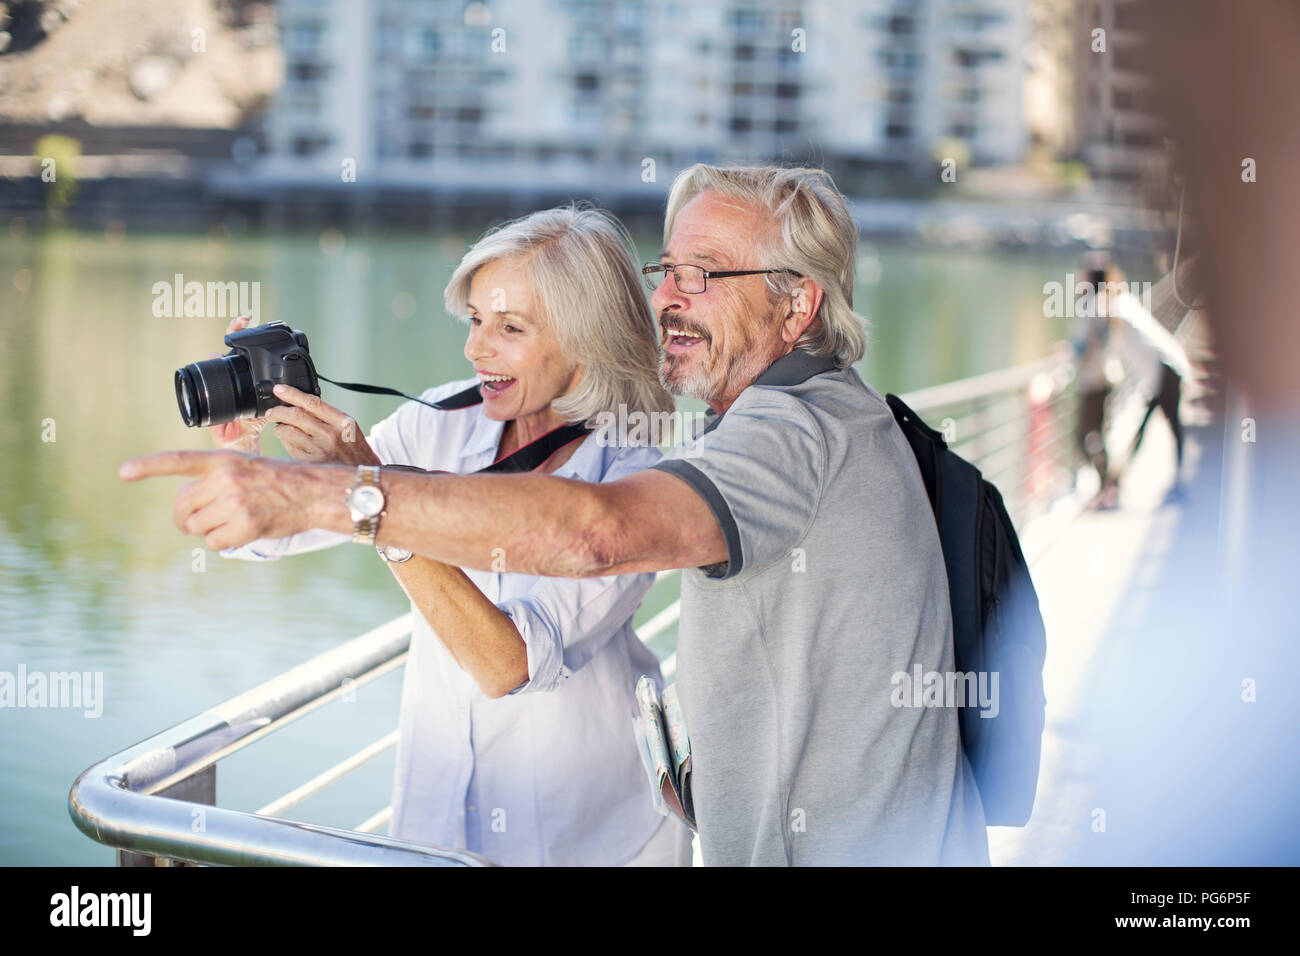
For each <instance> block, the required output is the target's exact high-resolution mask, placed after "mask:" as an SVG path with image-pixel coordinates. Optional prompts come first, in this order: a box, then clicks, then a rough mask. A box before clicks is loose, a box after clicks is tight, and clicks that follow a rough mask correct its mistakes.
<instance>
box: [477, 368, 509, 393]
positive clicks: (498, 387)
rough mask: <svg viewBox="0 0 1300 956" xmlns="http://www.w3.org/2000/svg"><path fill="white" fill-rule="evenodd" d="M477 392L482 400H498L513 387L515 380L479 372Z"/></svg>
mask: <svg viewBox="0 0 1300 956" xmlns="http://www.w3.org/2000/svg"><path fill="white" fill-rule="evenodd" d="M478 380H479V390H480V391H481V392H482V393H483V397H484V398H498V397H500V396H501V395H503V394H505V393H506V392H507V391H509V390H510V389H511V388H513V387H514V384H515V382H517V381H518V379H516V378H512V377H511V376H509V375H497V374H495V373H491V372H479V373H478Z"/></svg>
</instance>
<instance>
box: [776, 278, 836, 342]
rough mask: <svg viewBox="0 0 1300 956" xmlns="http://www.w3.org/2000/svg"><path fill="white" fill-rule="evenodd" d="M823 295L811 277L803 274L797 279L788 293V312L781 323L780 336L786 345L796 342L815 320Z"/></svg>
mask: <svg viewBox="0 0 1300 956" xmlns="http://www.w3.org/2000/svg"><path fill="white" fill-rule="evenodd" d="M824 297H825V293H824V292H823V291H822V287H821V286H819V285H818V284H817V283H816V282H814V281H813V280H812V279H809V278H807V277H806V276H805V277H804V278H802V279H800V280H799V284H798V285H797V286H795V288H794V291H793V292H792V293H791V294H790V314H789V315H787V316H786V317H785V320H784V321H783V322H782V323H781V338H782V340H784V342H785V343H786V344H787V345H793V344H794V343H795V342H797V341H798V340H799V336H801V335H803V334H804V332H806V331H808V327H809V326H810V325H812V324H813V322H814V321H816V319H817V314H818V312H819V311H820V310H821V306H822V299H823V298H824Z"/></svg>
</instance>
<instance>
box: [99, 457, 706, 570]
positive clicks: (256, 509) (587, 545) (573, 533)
mask: <svg viewBox="0 0 1300 956" xmlns="http://www.w3.org/2000/svg"><path fill="white" fill-rule="evenodd" d="M118 474H119V475H120V476H121V477H122V478H124V479H127V480H132V481H133V480H137V479H139V478H147V477H153V476H156V475H169V474H175V475H190V476H193V477H195V478H197V480H196V481H191V482H189V483H187V484H185V485H183V486H182V487H181V489H180V490H179V491H178V492H177V495H176V501H175V505H174V509H173V519H174V520H175V522H176V526H177V527H178V528H180V529H181V530H182V531H184V532H186V533H187V534H195V535H199V536H201V537H203V538H204V541H205V543H206V544H207V546H208V547H209V548H212V549H213V550H220V549H223V548H227V547H237V546H239V545H243V544H247V543H248V542H250V541H255V540H257V539H258V538H278V537H285V536H287V535H290V534H295V533H297V532H299V531H305V530H308V529H310V528H325V529H328V530H331V531H339V532H343V533H347V534H350V533H351V532H352V519H351V517H350V516H349V514H348V509H347V507H346V506H345V505H344V496H345V494H346V492H347V490H348V489H349V488H350V487H351V486H352V483H353V481H354V480H355V477H356V469H355V468H352V467H350V466H341V465H308V464H302V463H298V462H287V461H283V460H281V459H271V458H257V457H252V456H248V455H242V454H238V453H235V452H224V451H216V452H203V451H176V452H162V453H160V454H157V455H147V456H144V457H142V458H136V459H132V460H131V461H129V462H126V463H124V464H123V466H122V467H121V469H119V472H118ZM382 480H383V488H384V493H385V495H386V497H387V502H388V503H387V508H386V513H385V515H384V517H383V519H382V520H381V522H380V526H379V535H378V542H379V543H380V544H384V545H392V546H396V547H400V548H406V549H408V550H411V551H415V552H416V553H417V554H422V555H425V556H426V557H430V558H435V559H437V560H439V561H445V562H447V563H449V564H454V565H457V566H459V567H465V568H479V569H483V570H492V569H495V570H501V569H502V568H503V565H504V569H506V570H509V571H512V572H519V573H524V574H544V575H552V576H562V577H596V576H600V575H605V574H623V573H628V572H636V571H659V570H664V569H667V568H680V567H696V566H699V565H705V564H713V563H716V562H719V561H725V560H727V545H726V542H725V540H724V538H723V534H722V530H721V528H720V527H719V526H718V522H717V519H716V518H714V516H713V512H712V511H711V510H710V509H709V507H708V505H707V504H705V502H704V500H703V498H701V497H700V496H699V494H697V493H696V492H695V491H694V490H693V489H692V488H691V487H690V485H688V484H687V483H686V482H685V481H682V480H681V479H679V478H677V477H675V476H673V475H671V474H668V473H666V472H662V471H657V470H649V471H641V472H637V473H636V474H634V475H629V476H627V477H626V478H621V479H619V480H618V481H613V482H606V483H601V484H593V483H589V482H583V481H577V480H574V479H569V478H555V477H552V476H549V475H416V474H410V473H403V472H385V473H384V474H383V479H382Z"/></svg>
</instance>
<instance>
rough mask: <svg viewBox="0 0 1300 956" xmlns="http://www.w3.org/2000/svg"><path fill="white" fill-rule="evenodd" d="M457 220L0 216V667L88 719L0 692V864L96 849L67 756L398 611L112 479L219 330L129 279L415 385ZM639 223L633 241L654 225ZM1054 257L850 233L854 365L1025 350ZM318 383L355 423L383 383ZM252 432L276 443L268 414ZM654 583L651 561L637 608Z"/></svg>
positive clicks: (423, 373)
mask: <svg viewBox="0 0 1300 956" xmlns="http://www.w3.org/2000/svg"><path fill="white" fill-rule="evenodd" d="M470 238H472V237H470V236H455V235H444V236H438V237H434V238H429V237H418V236H408V237H386V238H354V237H347V238H343V237H341V236H337V235H331V236H327V237H326V238H325V241H322V239H321V236H320V235H318V234H316V233H312V234H296V235H282V236H273V237H272V236H245V237H240V238H238V239H229V238H227V237H225V236H222V235H217V236H207V235H199V236H191V235H183V236H173V235H165V236H164V235H130V234H128V235H125V236H117V237H115V238H114V237H106V236H105V235H103V234H85V233H43V234H38V233H34V232H30V231H23V230H21V229H19V228H16V227H11V228H10V230H9V232H8V233H4V232H0V322H2V323H3V334H2V335H0V394H2V395H3V414H0V671H7V672H10V673H17V672H18V669H19V667H20V665H21V666H25V668H26V670H27V672H28V673H31V672H36V671H41V672H47V673H48V672H55V671H74V670H75V671H80V672H92V673H95V672H97V673H101V674H102V675H103V702H102V714H101V715H100V716H99V717H97V718H95V717H86V716H84V715H83V712H82V711H80V710H70V709H50V708H12V707H10V708H0V806H3V808H4V811H3V817H2V818H0V864H46V863H64V864H96V863H99V864H109V863H111V862H112V853H111V851H109V850H107V849H106V848H104V847H102V846H100V845H99V844H96V843H94V842H92V841H90V840H89V839H87V838H86V837H84V836H82V835H81V833H80V832H79V831H77V830H76V829H75V827H74V826H73V825H72V823H71V820H70V818H69V817H68V813H67V808H66V802H67V794H68V789H69V787H70V786H71V784H72V782H73V780H74V779H75V778H76V776H77V775H78V774H79V773H80V772H81V771H82V770H83V769H85V768H86V767H88V766H89V765H91V764H92V763H94V762H95V761H97V760H99V759H101V758H102V757H104V756H106V755H108V754H110V753H113V752H115V751H117V750H120V749H122V748H124V747H125V746H127V745H129V744H132V743H135V742H136V741H138V740H141V739H143V738H145V737H148V736H150V735H152V734H153V733H155V732H157V731H159V730H161V729H164V728H166V727H168V726H170V725H172V724H173V723H176V722H177V721H179V720H181V719H183V718H185V717H187V716H190V715H192V714H194V713H197V712H198V711H200V710H202V709H204V708H206V707H208V706H210V705H212V704H214V703H216V702H218V701H221V700H224V699H225V698H227V697H230V696H232V695H234V694H235V693H237V692H239V691H241V690H244V689H246V688H248V687H250V686H252V685H253V684H255V683H258V682H261V681H263V680H266V679H268V678H270V677H272V676H274V675H276V674H278V673H280V672H282V671H284V670H286V669H288V668H289V667H292V666H293V665H295V664H298V663H300V662H302V661H304V660H306V659H308V658H310V657H312V656H314V655H316V654H318V653H320V652H322V651H324V650H326V649H328V648H329V647H331V646H333V645H336V644H338V643H339V642H341V641H344V640H346V639H349V638H351V637H355V636H356V635H358V634H360V633H363V632H364V631H366V630H368V629H369V628H371V627H373V626H375V625H377V624H379V623H381V622H383V621H385V620H388V619H389V618H391V617H394V616H396V615H398V614H401V613H404V612H405V611H406V610H407V604H406V602H405V599H404V598H403V596H402V594H401V591H400V589H399V588H398V587H397V585H396V583H395V582H394V581H393V580H392V578H391V575H390V574H389V573H388V571H387V570H386V569H385V568H384V567H383V565H382V563H381V562H380V561H378V560H377V558H376V556H375V554H374V552H373V550H372V549H366V548H353V547H343V548H335V549H332V550H329V551H325V552H318V553H314V554H310V555H304V556H300V557H297V558H293V559H289V560H285V561H281V562H278V563H273V564H249V563H244V562H237V561H226V560H223V559H222V558H220V557H219V556H217V555H215V554H210V553H206V552H204V551H203V550H202V549H201V542H200V541H199V540H198V539H194V538H188V537H184V536H182V535H181V534H180V533H179V532H178V531H177V530H176V529H175V527H174V526H173V525H172V521H171V502H172V497H173V495H174V492H175V489H176V487H177V486H178V485H179V483H180V479H165V480H156V481H152V482H146V483H143V484H134V485H127V484H123V483H121V482H119V481H118V480H117V478H116V477H115V474H114V472H115V469H116V467H117V465H118V464H119V463H120V462H121V461H122V460H123V459H125V458H127V457H130V456H132V455H136V454H141V453H144V452H149V451H155V450H160V449H165V448H204V447H209V446H208V444H207V437H206V435H205V434H202V433H199V432H196V431H190V430H187V429H185V428H184V427H183V426H182V424H181V422H180V418H179V416H178V414H177V410H176V403H175V398H174V395H173V391H172V372H173V371H174V370H175V369H176V368H177V367H178V366H180V365H183V364H185V363H187V362H190V361H194V360H196V359H199V358H203V357H206V356H207V355H208V354H210V353H212V352H214V351H217V350H218V349H220V350H222V351H224V349H223V348H222V347H221V344H220V339H221V334H222V332H223V330H224V328H225V325H226V322H227V319H226V318H225V317H218V316H213V317H205V318H198V317H192V318H183V317H182V318H165V317H157V316H155V314H154V308H153V306H154V301H155V294H154V291H153V290H154V286H155V284H156V283H159V282H166V283H170V282H172V281H173V276H174V275H175V274H176V273H181V274H183V275H184V277H185V280H186V281H200V282H207V281H223V282H224V281H236V282H259V283H261V286H260V318H261V320H262V321H270V320H273V319H280V320H283V321H285V322H288V323H289V324H291V325H292V326H293V327H295V328H299V329H303V330H304V331H306V332H307V333H308V335H309V337H310V340H311V346H312V353H313V356H314V358H315V360H316V363H317V365H318V367H319V368H320V370H321V371H322V372H323V373H324V374H326V375H328V376H329V377H331V378H336V379H341V380H344V381H365V382H370V383H375V384H384V385H390V386H393V387H396V388H400V389H402V390H404V391H408V392H418V391H419V390H422V389H424V388H427V387H428V386H430V385H432V384H436V383H439V382H443V381H447V380H449V379H452V378H460V377H465V376H467V375H469V374H470V372H469V365H468V363H467V362H466V361H465V359H464V356H463V355H462V353H461V348H462V345H463V335H464V331H463V329H464V327H463V326H461V325H459V324H458V323H456V322H455V321H454V320H453V319H452V318H450V317H449V316H447V315H446V314H445V312H444V311H443V308H442V305H441V303H442V288H443V285H444V284H445V282H446V280H447V278H448V277H449V275H450V273H451V269H452V267H453V266H454V264H455V262H456V261H457V260H458V259H459V257H460V255H461V254H462V252H463V251H464V249H465V243H466V240H468V239H470ZM641 245H642V251H643V252H644V253H645V254H646V258H650V257H651V256H652V255H653V252H654V249H655V246H656V243H655V241H654V238H653V237H646V241H645V242H644V243H642V244H641ZM1075 265H1076V259H1075V257H1074V256H1073V255H1072V254H1070V253H1068V252H1042V253H1034V254H1015V255H1012V254H1003V253H992V252H979V253H976V252H953V251H928V250H917V249H906V250H905V249H889V248H882V249H873V248H865V247H864V249H863V251H862V268H861V269H860V272H861V273H862V281H860V283H859V288H858V290H857V302H858V307H859V310H860V311H863V312H865V313H866V314H867V315H868V316H869V317H870V318H871V320H872V330H871V346H870V350H869V354H868V356H867V358H866V360H865V361H864V362H863V364H862V366H861V371H862V373H863V375H864V376H865V377H866V378H867V380H868V381H870V382H871V383H872V384H873V385H875V386H876V388H877V389H878V390H879V391H880V392H882V393H883V392H885V391H907V390H911V389H916V388H921V387H924V386H928V385H934V384H937V383H940V382H944V381H950V380H952V379H956V378H960V377H964V376H967V375H972V374H976V373H979V372H985V371H990V370H993V369H996V368H1001V367H1004V366H1007V365H1011V364H1015V363H1018V362H1022V361H1027V360H1030V359H1034V358H1037V357H1039V356H1041V355H1044V354H1046V352H1047V351H1048V349H1049V347H1050V345H1051V343H1052V342H1053V341H1055V340H1057V339H1058V338H1059V337H1060V336H1061V334H1062V331H1063V329H1062V324H1061V322H1060V321H1058V320H1050V319H1045V318H1044V317H1043V308H1042V304H1043V296H1042V286H1043V284H1044V283H1045V282H1048V281H1063V280H1064V277H1065V273H1066V272H1067V271H1069V270H1070V269H1072V268H1073V267H1074V266H1075ZM1135 277H1136V278H1150V277H1149V276H1144V275H1142V274H1141V273H1137V274H1136V275H1135ZM325 389H326V391H325V393H324V394H325V398H326V400H327V401H329V402H331V403H332V404H334V405H337V406H339V407H342V408H344V409H346V410H348V411H349V412H351V413H352V414H353V415H355V416H356V417H357V419H358V420H359V421H360V422H361V423H362V424H363V425H365V426H366V427H367V428H368V427H369V425H370V424H372V423H373V422H374V421H376V420H378V419H379V418H381V417H383V416H385V415H386V414H388V413H389V412H390V411H391V410H392V409H393V408H394V407H395V405H396V403H395V401H394V400H392V399H384V398H376V397H369V396H355V395H353V394H351V393H347V392H342V391H340V390H338V389H336V388H334V387H333V386H328V385H327V386H325ZM50 439H52V440H50ZM264 450H265V452H266V453H267V454H275V455H284V452H283V450H282V449H281V448H280V447H279V445H278V443H276V442H275V441H274V439H271V438H268V439H267V440H266V442H265V443H264ZM195 549H199V550H197V551H196V550H195ZM198 567H202V570H197V568H198ZM675 588H676V585H675V582H664V583H662V584H661V585H660V586H658V587H657V588H656V590H655V591H654V592H652V595H651V598H650V599H649V600H648V601H647V604H646V605H645V606H644V607H643V608H642V610H641V613H640V614H639V616H638V622H641V621H644V620H645V619H646V618H647V617H649V615H650V614H651V613H652V612H654V611H656V610H658V609H659V608H661V607H663V606H664V605H665V604H667V603H668V602H670V601H671V600H672V599H674V597H675V594H674V593H673V592H674V591H675ZM400 679H401V677H400V672H398V673H394V674H391V675H388V676H386V677H384V678H382V679H381V680H379V681H377V682H375V683H374V684H371V685H367V686H366V687H364V688H362V689H360V690H359V691H358V693H357V700H356V702H355V703H347V702H342V703H338V704H333V705H331V706H330V707H327V708H324V709H323V710H322V711H320V712H318V713H317V714H315V715H312V716H311V717H309V718H307V719H305V720H303V721H301V722H300V723H299V724H296V725H294V726H292V727H290V728H287V729H285V730H284V731H281V732H279V733H277V734H273V735H272V736H271V737H269V738H266V739H265V740H263V741H261V742H259V743H258V744H256V745H255V746H254V747H253V748H251V749H250V750H249V751H247V752H245V753H241V754H238V755H236V756H235V757H233V758H231V759H229V760H227V761H224V762H223V763H222V764H221V765H220V767H219V770H218V801H219V802H220V803H221V804H222V805H223V806H231V807H237V808H241V809H250V810H251V809H256V808H257V807H258V806H261V805H262V804H263V803H265V802H267V801H269V800H270V799H272V798H274V797H276V796H278V795H280V794H281V793H283V792H285V791H287V790H288V789H290V788H291V787H293V786H295V785H297V784H298V783H301V782H302V781H304V780H305V779H307V778H308V777H309V776H311V775H313V774H315V773H317V772H319V771H321V770H323V769H324V768H325V767H327V766H329V765H331V764H333V763H334V762H336V761H337V760H339V759H341V758H342V757H343V756H345V755H346V754H348V753H351V752H352V751H354V750H355V749H357V748H359V747H360V746H362V745H364V744H366V743H369V742H370V741H372V740H374V739H376V738H378V737H379V736H381V735H382V734H384V733H386V732H387V731H388V730H390V729H392V727H393V726H395V723H396V715H397V705H398V692H399V687H400ZM391 773H392V755H391V752H390V754H389V755H388V756H387V757H386V758H384V759H380V760H377V761H375V762H374V763H372V764H371V765H369V766H368V767H366V768H364V769H363V770H362V771H361V772H359V773H357V774H354V775H353V776H352V777H351V778H349V779H348V780H347V781H345V782H344V783H343V784H341V785H340V786H338V787H337V788H335V789H333V790H331V791H327V792H326V793H325V794H322V795H320V796H318V797H316V798H313V799H312V800H310V801H308V802H307V803H305V804H303V805H302V806H301V807H299V808H298V809H297V810H296V811H294V814H293V815H294V816H295V818H297V819H302V820H308V821H311V822H317V823H327V824H333V825H339V826H355V825H356V824H357V823H359V822H360V821H361V820H362V819H364V818H365V817H368V816H369V815H370V814H372V813H374V812H376V811H377V810H379V809H381V808H382V807H384V806H386V805H387V803H388V799H389V780H390V777H391Z"/></svg>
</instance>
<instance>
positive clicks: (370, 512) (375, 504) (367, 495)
mask: <svg viewBox="0 0 1300 956" xmlns="http://www.w3.org/2000/svg"><path fill="white" fill-rule="evenodd" d="M343 501H344V503H345V504H346V505H347V507H348V511H349V512H350V513H351V515H352V540H353V541H355V542H357V544H374V543H375V535H376V533H378V531H379V519H380V518H382V517H383V516H384V505H385V504H386V502H385V500H384V490H383V488H381V487H380V486H379V466H378V465H358V466H357V480H356V481H354V482H353V483H352V487H351V488H349V489H348V491H347V494H346V495H345V496H344V498H343Z"/></svg>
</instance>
